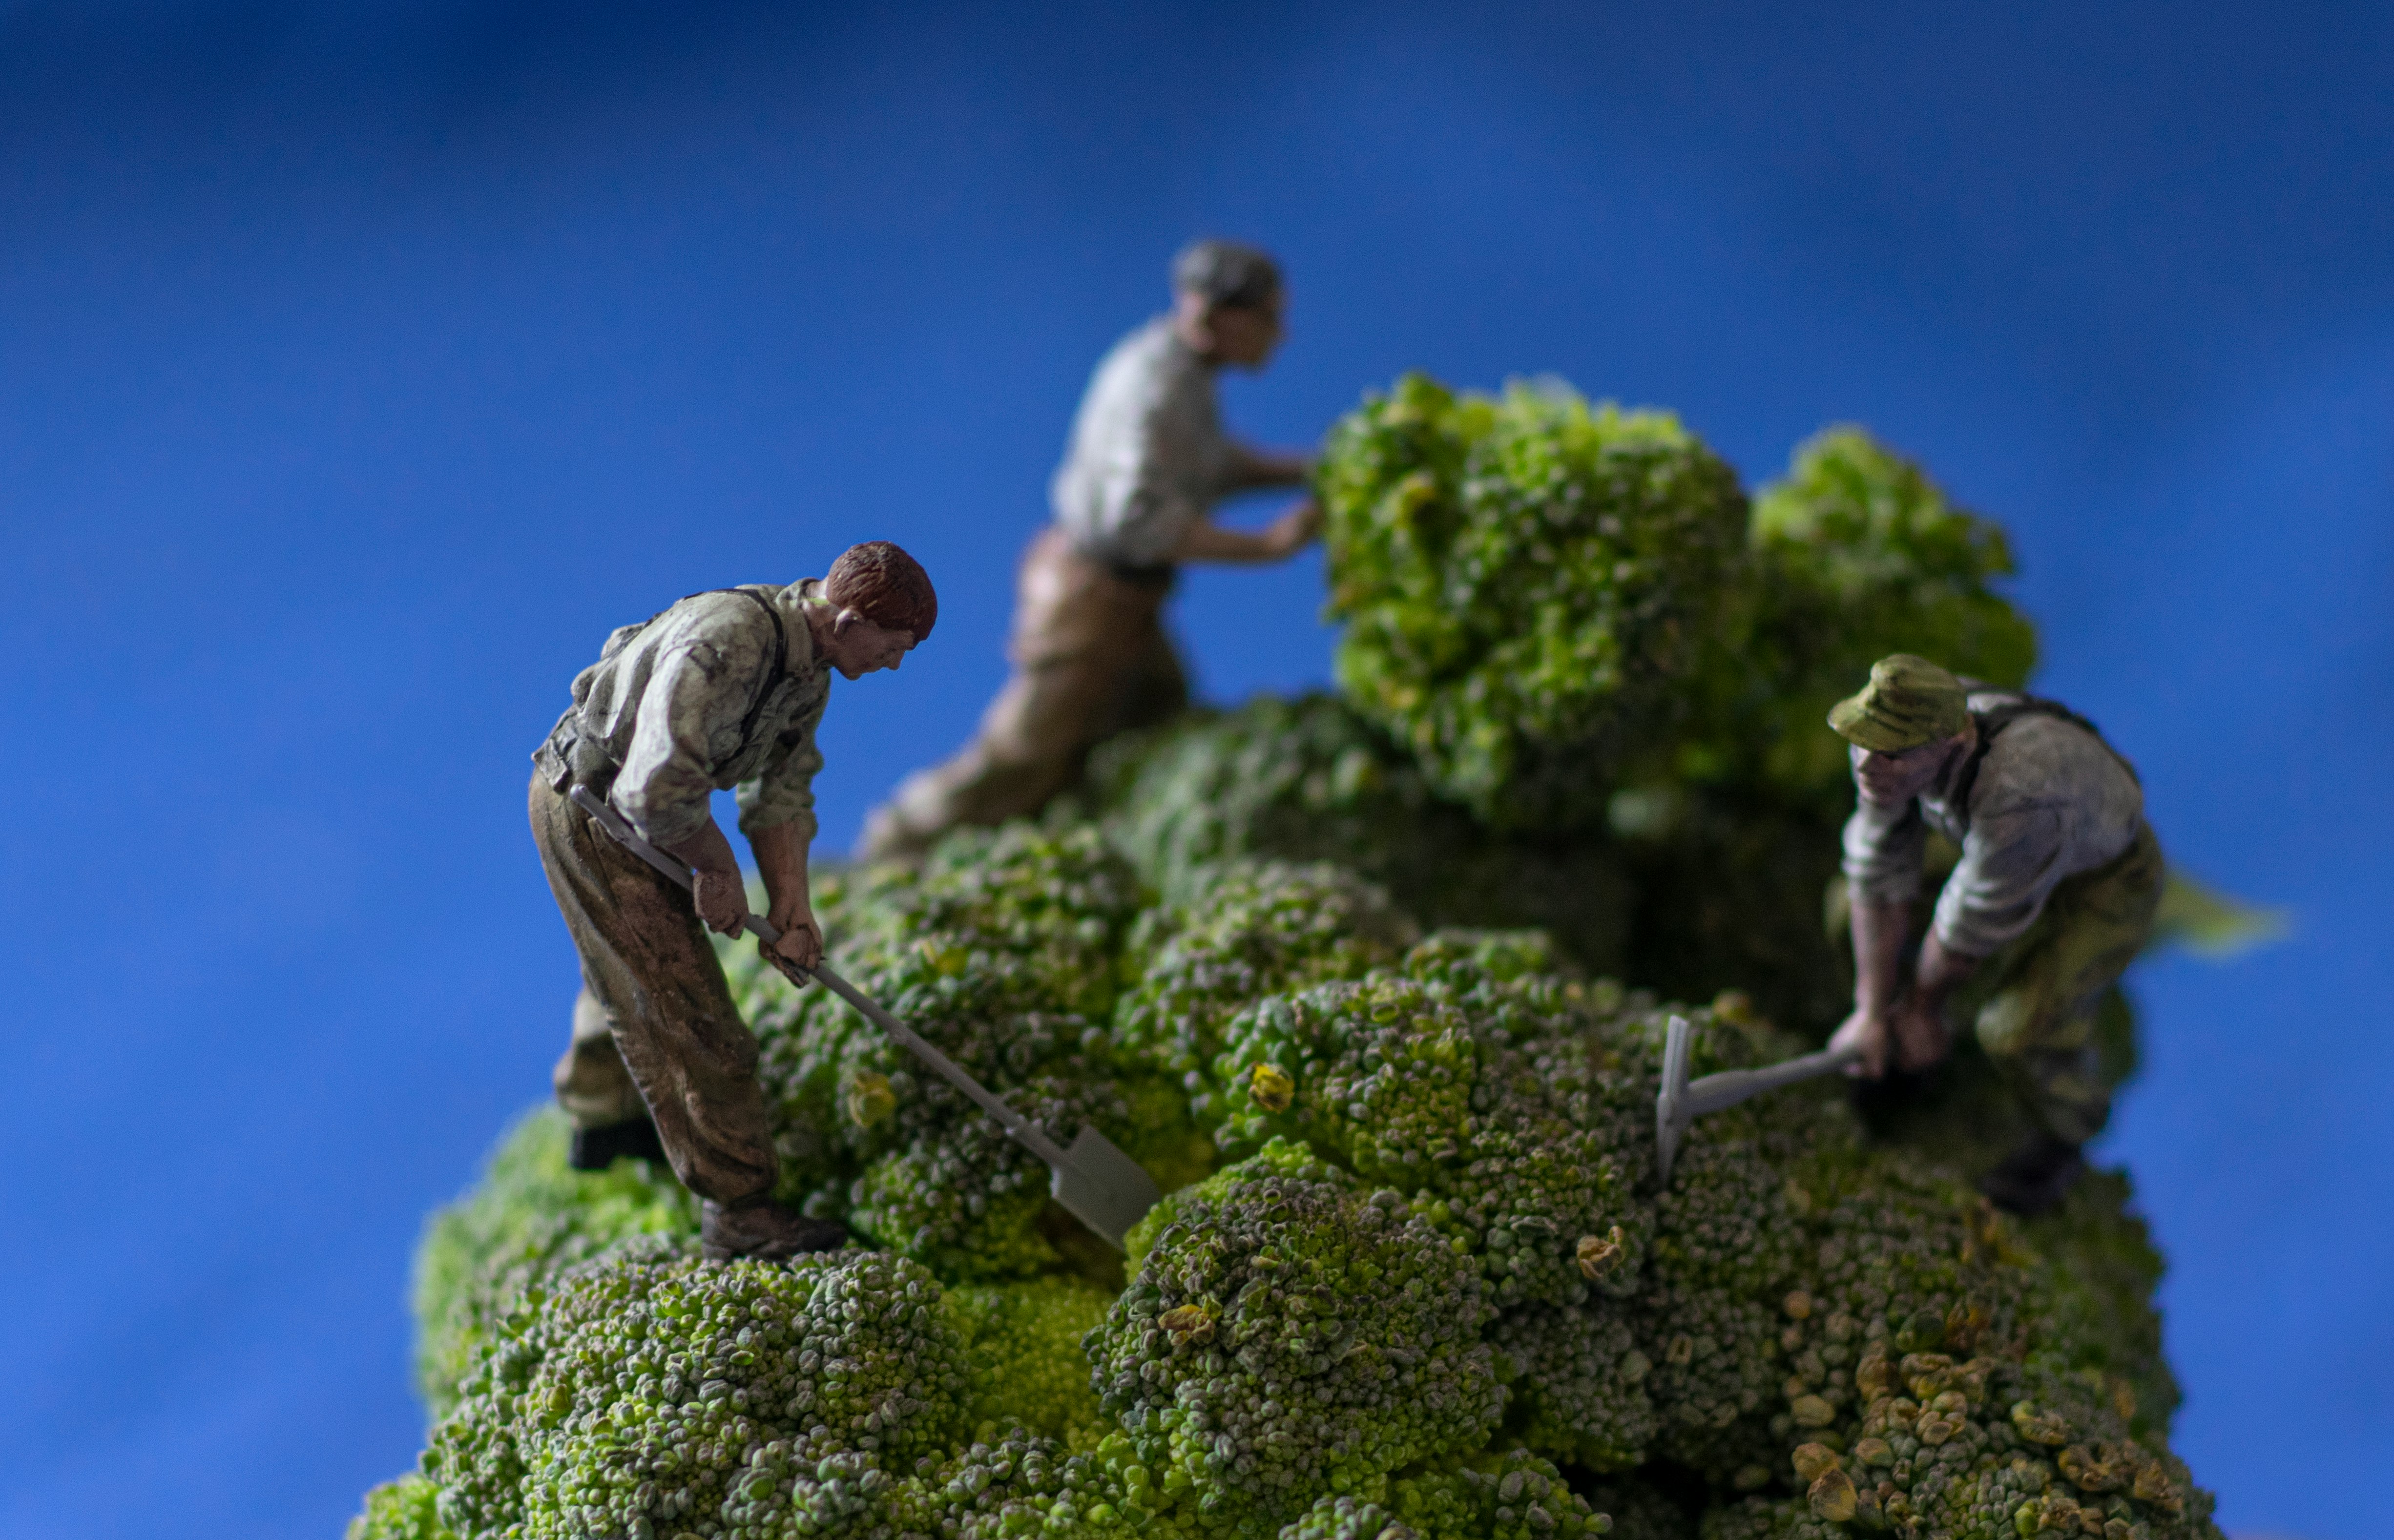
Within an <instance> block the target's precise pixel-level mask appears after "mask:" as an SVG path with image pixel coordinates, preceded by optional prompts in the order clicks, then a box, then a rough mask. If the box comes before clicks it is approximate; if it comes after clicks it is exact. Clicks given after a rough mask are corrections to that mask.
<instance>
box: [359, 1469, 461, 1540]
mask: <svg viewBox="0 0 2394 1540" xmlns="http://www.w3.org/2000/svg"><path fill="white" fill-rule="evenodd" d="M440 1496H441V1489H440V1488H439V1487H436V1486H434V1485H433V1484H432V1483H431V1482H430V1481H426V1480H425V1479H424V1478H423V1477H421V1476H401V1478H400V1479H399V1480H397V1481H385V1482H383V1484H382V1485H380V1486H378V1487H375V1488H374V1489H373V1490H371V1491H369V1492H368V1493H367V1494H366V1502H365V1508H364V1510H363V1511H362V1512H361V1513H360V1514H359V1515H358V1516H357V1517H356V1518H354V1519H352V1520H349V1529H348V1531H347V1532H346V1533H345V1536H344V1540H456V1536H454V1535H453V1534H451V1533H449V1531H448V1530H447V1529H446V1528H444V1527H442V1525H441V1515H440V1514H439V1513H438V1512H437V1511H436V1507H437V1504H438V1502H439V1499H440Z"/></svg>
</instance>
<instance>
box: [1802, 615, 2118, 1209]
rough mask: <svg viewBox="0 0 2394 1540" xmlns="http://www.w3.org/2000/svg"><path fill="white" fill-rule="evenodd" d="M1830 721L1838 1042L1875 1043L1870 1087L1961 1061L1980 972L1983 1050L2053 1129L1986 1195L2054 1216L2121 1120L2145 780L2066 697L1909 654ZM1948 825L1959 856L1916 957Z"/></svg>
mask: <svg viewBox="0 0 2394 1540" xmlns="http://www.w3.org/2000/svg"><path fill="white" fill-rule="evenodd" d="M1829 725H1830V726H1831V727H1833V728H1835V730H1836V731H1837V732H1838V733H1840V734H1841V735H1843V736H1844V737H1845V738H1846V740H1847V741H1848V743H1849V744H1852V748H1851V749H1850V750H1849V751H1848V752H1849V754H1850V756H1851V758H1852V761H1853V771H1854V783H1855V786H1856V787H1857V789H1858V790H1859V792H1860V794H1861V796H1860V805H1859V806H1857V807H1856V809H1854V814H1853V817H1852V818H1851V819H1850V820H1848V823H1847V824H1846V832H1845V871H1846V876H1847V880H1848V885H1849V891H1850V893H1851V896H1852V901H1853V944H1854V1009H1853V1014H1852V1015H1851V1016H1850V1017H1849V1018H1848V1019H1847V1020H1846V1022H1845V1024H1844V1025H1843V1026H1842V1027H1840V1028H1839V1029H1838V1030H1837V1033H1836V1035H1835V1037H1834V1038H1833V1039H1831V1046H1835V1047H1848V1046H1852V1047H1859V1048H1860V1049H1861V1052H1862V1063H1861V1066H1860V1073H1863V1074H1865V1075H1868V1076H1870V1077H1873V1078H1876V1077H1878V1076H1880V1075H1882V1074H1884V1073H1886V1070H1887V1068H1888V1064H1889V1062H1890V1060H1892V1062H1893V1064H1894V1066H1895V1067H1896V1068H1898V1069H1900V1070H1902V1071H1907V1072H1911V1071H1918V1070H1923V1069H1926V1068H1927V1067H1928V1066H1930V1065H1932V1064H1934V1063H1936V1062H1937V1061H1938V1060H1941V1059H1942V1058H1944V1056H1945V1053H1946V1050H1947V1047H1948V1040H1947V1033H1946V1027H1945V1022H1944V1010H1945V1007H1946V1006H1947V1004H1948V1002H1949V1001H1950V1000H1951V999H1952V997H1953V994H1954V993H1955V992H1956V990H1957V989H1959V988H1960V987H1961V986H1962V984H1963V983H1964V982H1965V981H1969V980H1973V979H1976V980H1977V983H1976V984H1974V985H1973V986H1972V990H1971V993H1972V994H1973V995H1975V996H1978V997H1980V999H1981V1000H1982V1003H1981V1004H1980V1006H1979V1008H1978V1011H1977V1020H1976V1025H1977V1030H1978V1038H1979V1044H1980V1046H1981V1047H1982V1048H1984V1049H1985V1050H1986V1053H1987V1057H1988V1058H1989V1059H1990V1060H1993V1063H1994V1065H1995V1066H1996V1068H1997V1070H1998V1071H1999V1072H2000V1073H2002V1074H2003V1075H2004V1076H2005V1078H2006V1081H2008V1082H2009V1084H2010V1085H2011V1086H2012V1087H2013V1089H2014V1091H2015V1092H2016V1093H2017V1094H2018V1095H2019V1098H2020V1099H2021V1100H2022V1102H2023V1103H2024V1104H2025V1106H2026V1107H2027V1109H2028V1110H2029V1111H2030V1112H2032V1114H2033V1115H2034V1117H2035V1120H2036V1122H2037V1124H2038V1125H2039V1126H2038V1131H2037V1132H2036V1134H2035V1135H2033V1136H2032V1138H2031V1139H2029V1140H2028V1142H2027V1143H2025V1144H2024V1145H2022V1146H2021V1147H2020V1148H2019V1150H2017V1151H2015V1152H2013V1153H2012V1154H2011V1155H2009V1156H2008V1157H2006V1159H2005V1160H2004V1162H2003V1163H2002V1164H2001V1165H1998V1166H1997V1167H1996V1168H1995V1169H1994V1171H1993V1172H1992V1173H1990V1174H1989V1175H1988V1176H1987V1178H1985V1179H1984V1180H1983V1181H1982V1183H1981V1188H1982V1190H1983V1191H1985V1192H1986V1193H1987V1195H1988V1196H1989V1197H1991V1198H1993V1200H1994V1201H1995V1202H1996V1203H1997V1204H2001V1205H2002V1206H2004V1207H2006V1208H2007V1209H2010V1210H2012V1211H2013V1212H2016V1213H2023V1214H2033V1213H2036V1212H2039V1211H2041V1210H2043V1209H2045V1208H2048V1207H2050V1206H2052V1205H2053V1204H2056V1203H2058V1202H2059V1201H2060V1200H2061V1198H2062V1197H2063V1195H2064V1194H2066V1193H2067V1192H2068V1191H2069V1190H2070V1186H2071V1184H2072V1182H2074V1181H2075V1180H2076V1179H2077V1178H2078V1176H2079V1174H2080V1173H2081V1172H2082V1171H2083V1170H2084V1169H2085V1162H2084V1160H2083V1159H2082V1158H2081V1156H2080V1154H2079V1147H2080V1146H2081V1145H2083V1144H2084V1143H2085V1142H2086V1140H2088V1139H2092V1138H2093V1137H2094V1136H2095V1135H2096V1134H2097V1133H2098V1132H2099V1131H2100V1130H2101V1128H2102V1126H2103V1125H2104V1122H2105V1121H2106V1119H2108V1118H2109V1116H2110V1115H2111V1086H2109V1085H2108V1084H2106V1083H2105V1080H2104V1077H2103V1074H2102V1071H2101V1068H2100V1065H2099V1062H2098V1053H2097V1045H2096V1042H2095V1035H2094V1029H2095V1021H2096V1013H2097V1009H2098V1007H2099V1006H2100V1004H2101V1003H2102V999H2103V995H2104V994H2105V992H2106V991H2108V990H2109V989H2111V986H2112V985H2113V984H2114V983H2116V982H2117V981H2119V978H2120V975H2121V973H2122V972H2123V971H2124V970H2125V969H2126V967H2127V966H2128V964H2129V963H2130V962H2132V961H2133V960H2135V958H2136V955H2137V954H2138V952H2139V951H2140V950H2142V949H2143V947H2144V944H2145V942H2146V941H2147V940H2148V938H2150V937H2151V933H2152V927H2153V916H2154V912H2155V910H2156V909H2157V908H2158V906H2159V904H2160V902H2161V894H2162V885H2163V879H2164V869H2163V862H2162V851H2161V845H2160V843H2159V841H2157V840H2156V839H2154V837H2153V833H2152V830H2151V828H2150V827H2148V826H2147V824H2146V823H2145V800H2144V793H2143V791H2142V789H2141V788H2140V787H2139V786H2138V783H2137V774H2136V771H2135V770H2134V769H2132V768H2131V767H2130V766H2129V764H2128V762H2127V761H2126V760H2125V759H2124V758H2122V757H2120V756H2119V755H2118V754H2117V753H2116V752H2114V751H2113V750H2112V749H2111V746H2110V745H2109V744H2105V743H2104V742H2103V740H2102V738H2101V737H2100V736H2099V735H2098V733H2097V732H2096V731H2095V728H2094V725H2093V724H2092V723H2090V722H2088V721H2086V720H2085V718H2084V717H2079V716H2077V715H2076V714H2074V713H2072V711H2070V710H2069V709H2068V708H2067V707H2065V706H2062V705H2060V704H2057V703H2055V702H2052V701H2045V700H2040V699H2038V698H2036V697H2034V696H2030V695H2025V694H2021V693H2019V692H2017V691H2003V690H1993V689H1989V688H1987V687H1984V686H1980V685H1977V684H1975V683H1969V682H1966V681H1964V680H1961V679H1957V678H1955V677H1954V676H1953V675H1952V674H1949V673H1947V672H1946V671H1945V670H1944V669H1942V668H1940V667H1938V666H1937V665H1935V664H1932V663H1929V662H1927V661H1926V660H1924V659H1921V658H1916V657H1913V656H1911V655H1910V654H1908V653H1897V654H1895V655H1894V656H1892V657H1888V658H1884V659H1881V660H1880V661H1879V662H1878V663H1877V664H1876V665H1873V667H1872V669H1871V678H1870V683H1869V684H1868V685H1867V686H1866V687H1865V688H1864V689H1863V690H1862V691H1861V693H1860V694H1858V695H1855V696H1853V697H1852V698H1850V699H1848V700H1846V701H1842V702H1840V703H1838V704H1837V706H1836V708H1835V710H1833V711H1832V712H1831V713H1830V714H1829ZM1932 828H1933V829H1936V830H1938V831H1939V832H1940V833H1942V834H1943V835H1945V836H1947V837H1948V838H1950V839H1952V840H1953V842H1954V843H1955V844H1956V845H1958V846H1959V847H1960V849H1961V852H1962V855H1961V860H1960V862H1959V863H1958V864H1956V865H1955V866H1954V868H1953V874H1952V875H1950V876H1948V877H1947V878H1946V879H1945V884H1944V887H1943V888H1941V889H1940V890H1939V892H1938V894H1937V902H1936V908H1935V912H1934V915H1933V916H1932V917H1931V919H1930V922H1929V925H1928V929H1927V935H1926V936H1925V937H1924V938H1923V939H1922V940H1921V941H1920V944H1919V948H1918V951H1917V953H1916V954H1914V953H1913V952H1912V949H1911V936H1912V934H1913V917H1914V916H1913V911H1914V903H1915V902H1917V901H1918V899H1919V896H1920V890H1921V888H1922V886H1923V881H1922V869H1921V863H1922V858H1923V854H1924V848H1925V846H1926V843H1927V836H1928V831H1929V830H1930V829H1932ZM1907 974H1908V975H1909V979H1908V981H1907Z"/></svg>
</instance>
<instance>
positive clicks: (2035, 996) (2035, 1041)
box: [1970, 828, 2164, 1144]
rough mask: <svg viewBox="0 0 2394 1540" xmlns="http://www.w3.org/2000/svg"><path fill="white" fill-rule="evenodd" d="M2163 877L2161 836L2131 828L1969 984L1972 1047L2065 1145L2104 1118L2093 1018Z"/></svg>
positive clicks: (2131, 953) (2139, 934)
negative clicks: (1973, 1010)
mask: <svg viewBox="0 0 2394 1540" xmlns="http://www.w3.org/2000/svg"><path fill="white" fill-rule="evenodd" d="M2163 878H2164V863H2163V861H2162V848H2161V842H2160V841H2159V840H2157V839H2155V838H2154V837H2153V832H2152V830H2151V829H2150V828H2145V829H2139V830H2138V833H2137V838H2136V842H2135V843H2134V844H2132V845H2130V846H2129V847H2128V849H2126V850H2124V851H2123V852H2122V853H2121V854H2120V855H2119V856H2117V857H2115V858H2114V859H2112V860H2111V862H2107V863H2105V864H2104V865H2101V866H2098V867H2097V868H2096V869H2095V870H2093V871H2091V872H2082V873H2080V874H2079V875H2076V876H2073V877H2068V878H2065V879H2064V880H2063V881H2062V882H2061V883H2060V884H2059V886H2058V887H2056V888H2054V890H2053V895H2052V897H2050V898H2048V899H2047V900H2046V901H2045V912H2044V913H2043V914H2041V915H2038V916H2037V918H2036V923H2035V924H2034V925H2032V926H2031V927H2030V928H2029V929H2028V932H2027V933H2026V934H2025V935H2023V936H2021V937H2020V938H2019V940H2018V941H2014V942H2013V943H2012V944H2011V945H2010V946H2008V947H2006V948H2005V949H2004V950H2003V951H2001V952H1998V953H1996V954H1995V955H1994V956H1993V958H1991V959H1990V960H1989V962H1988V965H1987V969H1986V972H1985V973H1984V975H1983V976H1982V981H1980V980H1974V981H1972V988H1971V991H1970V994H1971V998H1973V999H1975V1000H1977V1001H1978V1002H1979V1004H1978V1007H1977V1028H1978V1034H1979V1046H1980V1047H1982V1048H1984V1049H1985V1050H1986V1052H1987V1057H1988V1059H1989V1060H1993V1063H1994V1065H1995V1067H1996V1069H1997V1070H1998V1071H1999V1072H2000V1073H2002V1074H2003V1075H2004V1077H2005V1078H2006V1080H2007V1081H2008V1082H2010V1084H2011V1086H2012V1088H2013V1090H2014V1091H2015V1092H2017V1093H2018V1095H2019V1098H2020V1099H2021V1100H2022V1101H2023V1102H2024V1103H2025V1104H2026V1105H2027V1107H2028V1109H2029V1110H2030V1112H2032V1113H2034V1114H2035V1116H2036V1118H2037V1119H2038V1121H2039V1122H2041V1123H2043V1124H2044V1125H2045V1127H2046V1128H2047V1129H2048V1130H2050V1131H2051V1132H2052V1133H2053V1135H2054V1136H2055V1137H2056V1138H2058V1139H2065V1140H2067V1141H2069V1142H2070V1143H2072V1144H2084V1143H2085V1141H2086V1140H2088V1139H2092V1138H2094V1137H2095V1135H2097V1134H2098V1133H2099V1132H2101V1131H2102V1127H2103V1124H2104V1122H2105V1121H2106V1120H2107V1119H2108V1118H2109V1117H2110V1116H2111V1085H2110V1084H2109V1083H2108V1081H2107V1079H2106V1077H2105V1076H2104V1074H2103V1073H2102V1069H2101V1066H2100V1057H2101V1056H2100V1055H2099V1053H2098V1045H2097V1043H2096V1040H2095V1023H2096V1017H2097V1013H2098V1007H2100V1006H2101V1005H2102V1002H2103V996H2104V994H2105V993H2106V992H2107V991H2109V990H2110V989H2111V986H2112V985H2113V984H2115V983H2117V982H2119V980H2120V975H2121V974H2122V973H2124V972H2125V971H2126V970H2127V967H2128V965H2129V964H2130V963H2131V962H2134V961H2135V960H2136V956H2137V954H2138V952H2140V951H2142V950H2143V948H2144V944H2145V942H2146V941H2147V939H2148V938H2150V937H2151V935H2152V929H2153V913H2154V911H2155V909H2156V908H2158V907H2159V905H2160V903H2161V897H2162V882H2163Z"/></svg>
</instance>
